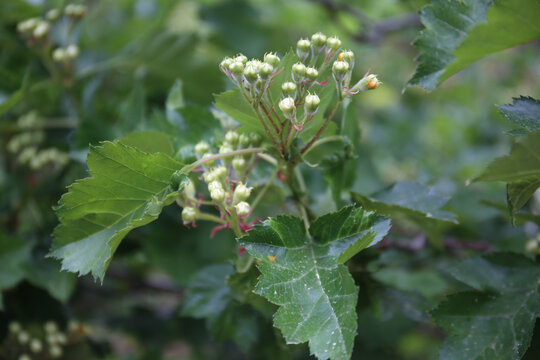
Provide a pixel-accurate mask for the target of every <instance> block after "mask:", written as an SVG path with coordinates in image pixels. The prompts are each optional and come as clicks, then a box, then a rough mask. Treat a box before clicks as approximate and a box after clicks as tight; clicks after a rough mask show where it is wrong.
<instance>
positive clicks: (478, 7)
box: [407, 0, 540, 90]
mask: <svg viewBox="0 0 540 360" xmlns="http://www.w3.org/2000/svg"><path fill="white" fill-rule="evenodd" d="M420 17H421V20H422V23H423V24H424V26H425V27H426V28H425V29H424V30H422V32H421V33H420V35H419V36H418V38H417V39H416V40H415V41H414V46H415V47H416V48H417V49H418V51H419V52H420V54H419V55H418V57H417V60H418V62H419V65H418V67H417V69H416V72H415V74H414V75H413V77H412V78H411V79H410V80H409V81H408V83H407V86H411V85H418V86H421V87H423V88H424V89H426V90H433V89H435V88H436V87H437V85H438V84H439V83H441V82H442V81H444V80H446V79H447V78H449V77H450V76H451V75H453V74H455V73H456V72H458V71H460V70H462V69H463V68H465V67H467V66H468V65H470V64H471V63H473V62H475V61H477V60H479V59H481V58H483V57H484V56H486V55H489V54H492V53H494V52H498V51H501V50H504V49H507V48H510V47H514V46H516V45H519V44H523V43H526V42H529V41H532V40H534V39H536V38H538V37H540V26H539V25H538V18H539V17H540V3H539V2H538V1H536V0H511V1H510V0H509V1H494V0H451V1H447V0H433V1H432V3H431V4H430V5H426V6H425V7H424V8H422V10H421V12H420Z"/></svg>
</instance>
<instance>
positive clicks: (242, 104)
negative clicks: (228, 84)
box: [215, 89, 266, 136]
mask: <svg viewBox="0 0 540 360" xmlns="http://www.w3.org/2000/svg"><path fill="white" fill-rule="evenodd" d="M215 98H216V102H215V106H216V107H217V108H218V109H220V110H222V111H224V112H225V113H226V114H227V115H229V116H231V117H232V118H233V119H235V120H236V121H238V122H239V123H240V124H241V125H242V126H243V127H244V128H245V130H247V131H255V132H258V133H260V134H262V135H264V136H266V133H265V132H264V128H263V126H262V125H261V123H260V122H259V119H258V118H257V115H256V114H255V112H254V111H253V109H252V108H251V105H249V102H248V101H247V100H246V99H245V98H244V96H243V95H242V92H241V91H240V89H234V90H229V91H225V92H223V93H221V94H218V95H216V96H215Z"/></svg>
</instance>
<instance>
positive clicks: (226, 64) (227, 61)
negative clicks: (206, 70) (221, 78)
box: [219, 57, 234, 69]
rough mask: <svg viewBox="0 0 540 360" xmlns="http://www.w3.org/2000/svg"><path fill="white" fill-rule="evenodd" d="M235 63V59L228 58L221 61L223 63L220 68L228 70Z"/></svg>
mask: <svg viewBox="0 0 540 360" xmlns="http://www.w3.org/2000/svg"><path fill="white" fill-rule="evenodd" d="M233 62H234V60H233V59H231V58H230V57H226V58H224V59H223V61H221V63H220V64H219V67H220V68H222V69H228V68H229V66H230V65H231V64H232V63H233Z"/></svg>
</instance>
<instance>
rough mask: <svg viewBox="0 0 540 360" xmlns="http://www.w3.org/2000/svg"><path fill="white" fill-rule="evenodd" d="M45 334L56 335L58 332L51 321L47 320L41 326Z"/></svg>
mask: <svg viewBox="0 0 540 360" xmlns="http://www.w3.org/2000/svg"><path fill="white" fill-rule="evenodd" d="M43 328H44V329H45V332H46V333H47V334H56V333H57V332H58V324H57V323H56V322H54V321H52V320H49V321H47V322H46V323H45V325H43Z"/></svg>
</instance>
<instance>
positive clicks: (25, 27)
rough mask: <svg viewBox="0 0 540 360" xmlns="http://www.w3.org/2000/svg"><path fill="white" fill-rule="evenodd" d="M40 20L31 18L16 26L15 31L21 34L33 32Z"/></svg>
mask: <svg viewBox="0 0 540 360" xmlns="http://www.w3.org/2000/svg"><path fill="white" fill-rule="evenodd" d="M39 22H40V20H39V19H38V18H31V19H28V20H25V21H22V22H20V23H19V24H17V30H18V31H19V32H21V33H26V32H30V31H33V30H34V29H35V28H36V26H38V24H39Z"/></svg>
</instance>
